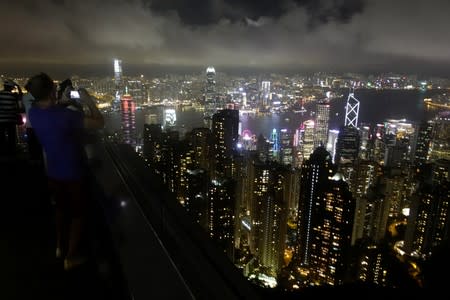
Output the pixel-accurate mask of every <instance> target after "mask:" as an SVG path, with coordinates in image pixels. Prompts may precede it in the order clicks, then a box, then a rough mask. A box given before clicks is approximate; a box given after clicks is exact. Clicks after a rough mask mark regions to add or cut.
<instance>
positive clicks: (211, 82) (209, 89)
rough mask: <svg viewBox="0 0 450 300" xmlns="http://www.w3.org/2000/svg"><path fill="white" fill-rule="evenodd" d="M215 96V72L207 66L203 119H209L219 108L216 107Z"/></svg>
mask: <svg viewBox="0 0 450 300" xmlns="http://www.w3.org/2000/svg"><path fill="white" fill-rule="evenodd" d="M216 96H217V93H216V70H215V69H214V67H211V66H209V67H208V68H206V83H205V112H204V116H205V118H211V117H212V115H213V114H215V113H216V111H217V110H218V109H219V107H217V101H216Z"/></svg>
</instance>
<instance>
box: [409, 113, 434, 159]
mask: <svg viewBox="0 0 450 300" xmlns="http://www.w3.org/2000/svg"><path fill="white" fill-rule="evenodd" d="M433 124H434V123H433V121H428V122H423V123H421V124H420V126H419V130H418V133H417V143H416V148H415V149H416V151H415V153H414V163H415V164H416V166H418V167H421V166H423V165H424V164H426V163H427V162H428V159H429V150H430V143H431V138H432V133H433Z"/></svg>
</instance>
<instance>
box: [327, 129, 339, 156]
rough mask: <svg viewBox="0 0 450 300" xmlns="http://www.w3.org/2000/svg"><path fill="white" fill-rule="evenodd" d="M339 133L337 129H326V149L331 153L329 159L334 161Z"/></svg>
mask: <svg viewBox="0 0 450 300" xmlns="http://www.w3.org/2000/svg"><path fill="white" fill-rule="evenodd" d="M338 135H339V130H334V129H332V130H329V131H328V142H327V147H326V149H327V151H328V152H330V154H331V160H332V161H333V163H335V158H336V142H337V138H338Z"/></svg>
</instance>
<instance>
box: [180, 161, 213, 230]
mask: <svg viewBox="0 0 450 300" xmlns="http://www.w3.org/2000/svg"><path fill="white" fill-rule="evenodd" d="M186 177H187V182H186V191H187V192H186V195H185V208H186V210H187V212H188V214H189V215H190V216H191V217H192V218H193V220H194V222H197V223H198V224H200V226H202V228H204V229H205V230H208V174H207V172H206V171H205V170H203V169H195V170H188V171H187V176H186Z"/></svg>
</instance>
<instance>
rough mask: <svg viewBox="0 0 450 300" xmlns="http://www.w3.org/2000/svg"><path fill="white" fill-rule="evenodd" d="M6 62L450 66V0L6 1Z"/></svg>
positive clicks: (2, 59) (2, 57) (2, 54)
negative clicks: (118, 60)
mask: <svg viewBox="0 0 450 300" xmlns="http://www.w3.org/2000/svg"><path fill="white" fill-rule="evenodd" d="M0 4H3V7H8V9H7V10H4V11H3V15H2V17H3V18H2V24H3V28H2V38H3V40H4V41H5V40H6V41H10V42H7V43H3V45H2V47H0V63H3V64H6V63H15V64H25V63H37V62H39V63H44V64H45V63H55V64H97V63H109V62H110V61H111V60H112V59H113V58H114V57H120V58H122V59H123V60H124V63H127V64H162V65H172V66H173V65H180V66H204V65H208V64H213V65H216V66H219V65H220V66H239V67H263V66H264V67H269V68H270V67H291V68H292V67H293V66H298V67H299V68H309V69H342V70H345V69H349V70H354V69H367V68H368V69H377V68H378V69H401V68H405V67H408V68H412V69H414V68H417V69H418V71H420V68H424V67H427V66H429V65H433V66H439V65H446V66H448V65H450V51H449V50H450V38H449V37H450V35H449V33H448V28H449V25H450V21H449V18H448V15H447V14H448V12H449V11H450V1H447V0H429V1H420V0H416V1H412V0H396V1H390V0H377V1H369V0H367V1H365V2H362V1H360V0H350V1H343V0H317V1H313V0H310V1H309V0H295V1H294V0H282V1H268V0H259V1H237V0H210V1H206V0H195V1H192V0H191V1H181V0H153V1H148V0H145V1H140V0H110V1H105V0H90V1H68V0H67V1H64V0H41V1H39V2H37V1H31V0H28V1H26V0H25V1H21V2H20V3H19V2H17V1H16V2H6V1H4V0H0Z"/></svg>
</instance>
